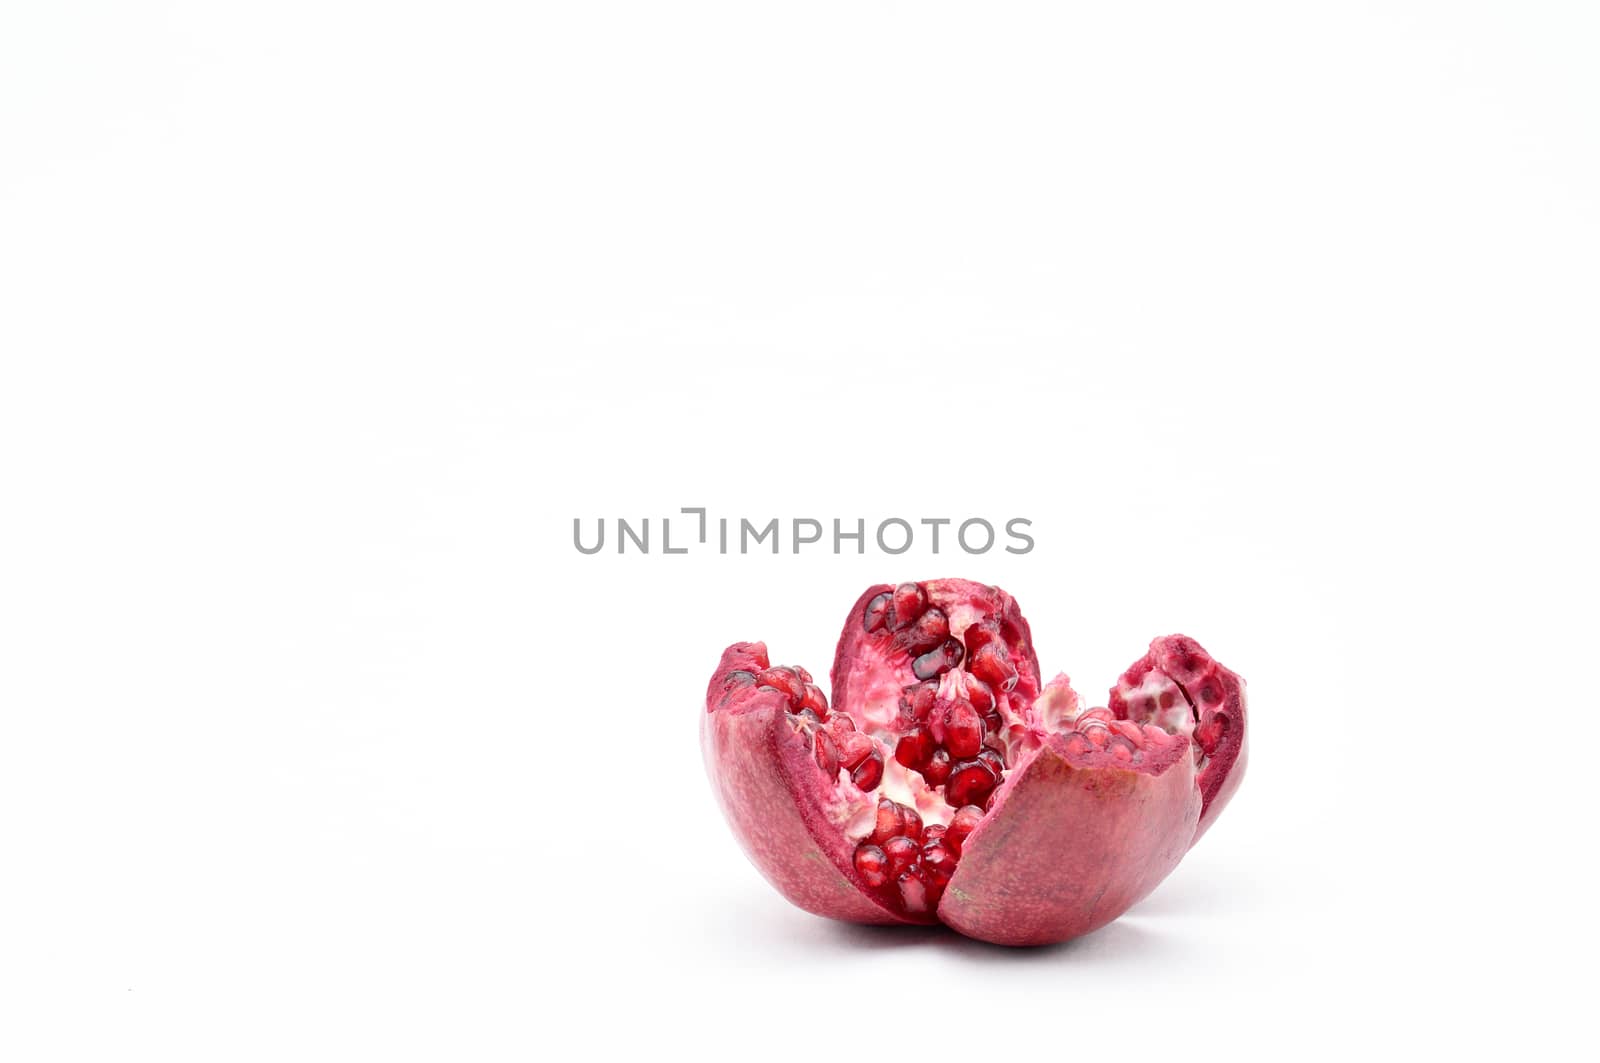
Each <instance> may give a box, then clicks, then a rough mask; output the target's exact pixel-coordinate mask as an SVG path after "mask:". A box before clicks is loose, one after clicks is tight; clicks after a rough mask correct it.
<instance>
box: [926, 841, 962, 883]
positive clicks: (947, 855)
mask: <svg viewBox="0 0 1600 1063" xmlns="http://www.w3.org/2000/svg"><path fill="white" fill-rule="evenodd" d="M956 860H957V856H956V852H955V850H954V849H952V848H951V847H950V846H949V845H948V844H946V843H945V842H944V841H942V840H941V841H933V842H927V843H926V844H924V845H923V847H922V866H923V867H925V868H927V869H928V870H930V871H932V872H934V873H935V874H937V875H942V876H944V877H945V878H949V877H950V875H951V874H953V873H954V872H955V869H956Z"/></svg>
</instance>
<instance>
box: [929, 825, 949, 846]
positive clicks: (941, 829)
mask: <svg viewBox="0 0 1600 1063" xmlns="http://www.w3.org/2000/svg"><path fill="white" fill-rule="evenodd" d="M949 829H950V828H949V827H946V826H945V825H944V824H943V823H930V824H928V825H927V826H926V827H923V828H922V844H923V845H924V846H926V845H927V844H928V843H929V842H936V841H938V840H939V839H940V838H943V837H944V836H945V832H946V831H948V830H949Z"/></svg>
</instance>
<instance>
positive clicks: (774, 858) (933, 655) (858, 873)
mask: <svg viewBox="0 0 1600 1063" xmlns="http://www.w3.org/2000/svg"><path fill="white" fill-rule="evenodd" d="M831 679H832V686H833V698H832V703H831V706H832V707H831V708H830V702H829V699H828V698H827V697H826V696H825V695H824V694H823V692H822V690H821V689H820V688H819V687H818V686H817V685H816V683H815V682H814V681H813V679H812V676H811V674H810V673H809V672H807V671H806V670H805V669H804V668H800V667H798V666H776V667H775V666H773V664H772V662H771V661H770V660H769V659H768V657H767V648H766V646H764V645H763V644H761V643H759V642H741V643H736V644H734V645H732V646H730V647H728V649H727V650H726V651H725V652H724V653H723V655H722V661H721V663H720V664H719V665H718V666H717V671H716V674H715V675H713V676H712V678H711V685H710V687H709V688H708V689H707V691H706V711H705V714H704V715H703V716H702V717H701V739H702V744H703V746H704V750H705V757H706V768H707V771H708V772H709V773H710V775H711V783H712V787H713V789H714V790H715V791H716V795H717V800H718V801H719V803H720V804H721V805H722V809H723V812H724V813H725V814H726V815H727V817H728V821H729V822H730V823H731V824H732V825H733V829H734V833H735V834H736V835H737V836H738V838H739V841H740V843H741V844H742V845H743V846H744V848H745V851H746V852H747V853H748V854H749V856H750V858H751V860H752V861H754V863H755V865H756V867H758V868H759V869H760V870H761V872H762V874H764V875H765V876H766V877H767V878H768V879H769V880H770V881H771V882H772V884H773V885H775V886H776V887H777V888H778V889H779V891H780V892H782V893H783V895H784V896H785V897H787V898H789V900H791V901H793V902H794V903H795V904H797V905H799V906H800V907H801V908H804V909H806V910H807V911H809V912H815V913H816V914H818V915H825V916H830V917H832V918H835V919H844V920H850V921H853V922H859V923H935V922H942V923H945V924H947V925H949V926H951V927H953V928H954V929H956V930H958V931H960V932H961V933H963V934H966V935H968V936H970V937H975V938H981V939H983V940H985V941H993V942H997V943H1000V944H1006V945H1039V944H1045V943H1048V942H1054V941H1065V940H1067V939H1068V938H1072V937H1076V936H1078V935H1080V934H1086V933H1088V932H1089V931H1091V930H1095V929H1097V928H1099V927H1102V926H1104V925H1105V924H1107V923H1109V922H1110V921H1111V920H1113V919H1115V918H1116V917H1117V916H1119V915H1121V914H1122V913H1123V912H1125V911H1127V910H1128V908H1129V907H1130V906H1132V905H1133V904H1134V903H1135V902H1137V901H1139V900H1140V899H1141V898H1143V897H1144V896H1146V895H1147V894H1148V893H1149V892H1150V891H1151V890H1153V889H1155V887H1156V885H1157V884H1158V883H1160V882H1161V880H1162V879H1163V878H1165V877H1166V876H1167V874H1168V872H1170V871H1171V870H1172V869H1173V868H1174V867H1175V866H1177V863H1178V861H1179V859H1181V858H1182V856H1183V854H1184V853H1185V852H1187V851H1188V849H1189V847H1190V846H1191V845H1193V844H1194V842H1195V841H1196V840H1197V839H1198V838H1199V837H1200V835H1201V834H1203V833H1205V831H1206V829H1207V827H1209V826H1210V825H1211V823H1212V822H1213V821H1214V820H1215V819H1216V817H1217V815H1218V814H1219V813H1220V812H1221V811H1222V808H1223V806H1224V805H1225V804H1227V802H1228V799H1229V798H1230V797H1231V796H1232V795H1233V792H1234V790H1236V789H1237V788H1238V786H1239V780H1240V778H1241V777H1242V776H1243V774H1244V766H1245V693H1244V681H1243V680H1241V679H1240V678H1239V677H1238V676H1237V675H1235V674H1234V673H1232V672H1230V671H1229V670H1228V669H1226V668H1224V667H1222V666H1221V665H1220V664H1218V663H1217V662H1216V661H1214V660H1212V659H1211V657H1210V656H1209V655H1207V653H1206V652H1205V650H1203V649H1201V647H1200V645H1199V643H1197V642H1195V641H1194V640H1193V639H1191V638H1188V637H1186V636H1183V635H1168V636H1164V637H1162V638H1158V639H1156V640H1155V641H1154V642H1152V643H1151V644H1150V650H1149V652H1148V653H1146V654H1145V655H1144V656H1143V657H1141V658H1140V659H1139V660H1138V661H1137V662H1135V664H1134V665H1133V666H1132V667H1131V668H1129V669H1128V670H1127V671H1126V672H1125V673H1123V675H1122V677H1121V678H1120V679H1119V680H1118V681H1117V685H1116V686H1115V687H1114V688H1113V689H1112V691H1111V694H1110V698H1109V700H1108V703H1107V707H1105V708H1085V707H1083V706H1082V705H1081V703H1080V701H1079V698H1078V695H1077V694H1076V693H1075V692H1074V691H1073V689H1072V687H1071V685H1070V683H1069V682H1068V680H1067V677H1066V676H1065V675H1059V676H1057V677H1056V678H1055V679H1052V680H1051V681H1050V682H1049V683H1043V684H1041V682H1040V675H1039V662H1038V658H1037V657H1036V656H1035V655H1034V650H1033V643H1032V639H1031V636H1030V634H1029V631H1028V622H1027V621H1026V620H1024V619H1023V617H1022V613H1021V612H1020V610H1018V608H1017V603H1016V600H1015V599H1013V598H1012V597H1011V595H1009V594H1007V593H1006V592H1005V591H1002V590H1000V589H999V588H997V587H987V586H984V585H983V584H979V583H973V582H971V581H969V580H961V579H944V580H929V581H927V582H925V583H902V584H900V585H899V586H897V587H890V586H888V585H881V586H876V587H871V588H869V589H868V590H867V592H866V593H865V594H863V595H862V596H861V598H860V599H859V600H858V601H857V602H856V604H855V605H854V606H853V607H852V608H851V610H850V615H849V616H848V617H847V618H846V619H845V625H844V633H843V634H842V635H841V636H840V638H839V647H838V650H837V652H836V654H835V656H834V661H833V672H832V675H831Z"/></svg>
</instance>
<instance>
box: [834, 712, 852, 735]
mask: <svg viewBox="0 0 1600 1063" xmlns="http://www.w3.org/2000/svg"><path fill="white" fill-rule="evenodd" d="M828 723H829V724H830V725H832V727H833V730H834V732H835V733H838V732H839V731H854V730H855V729H856V722H855V721H854V720H852V719H851V718H850V717H849V716H847V715H846V714H844V713H842V712H841V713H837V714H835V715H833V716H830V717H828Z"/></svg>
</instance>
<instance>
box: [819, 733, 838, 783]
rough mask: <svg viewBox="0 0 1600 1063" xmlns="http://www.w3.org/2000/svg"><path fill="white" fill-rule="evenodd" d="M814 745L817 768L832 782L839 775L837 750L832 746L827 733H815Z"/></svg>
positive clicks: (831, 740)
mask: <svg viewBox="0 0 1600 1063" xmlns="http://www.w3.org/2000/svg"><path fill="white" fill-rule="evenodd" d="M816 743H817V745H816V754H817V767H819V768H821V769H822V774H824V775H826V776H827V777H828V778H829V780H832V779H833V777H834V776H836V775H838V774H839V750H838V748H837V747H835V746H834V744H833V739H831V738H829V737H828V732H827V731H818V732H817V734H816Z"/></svg>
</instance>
